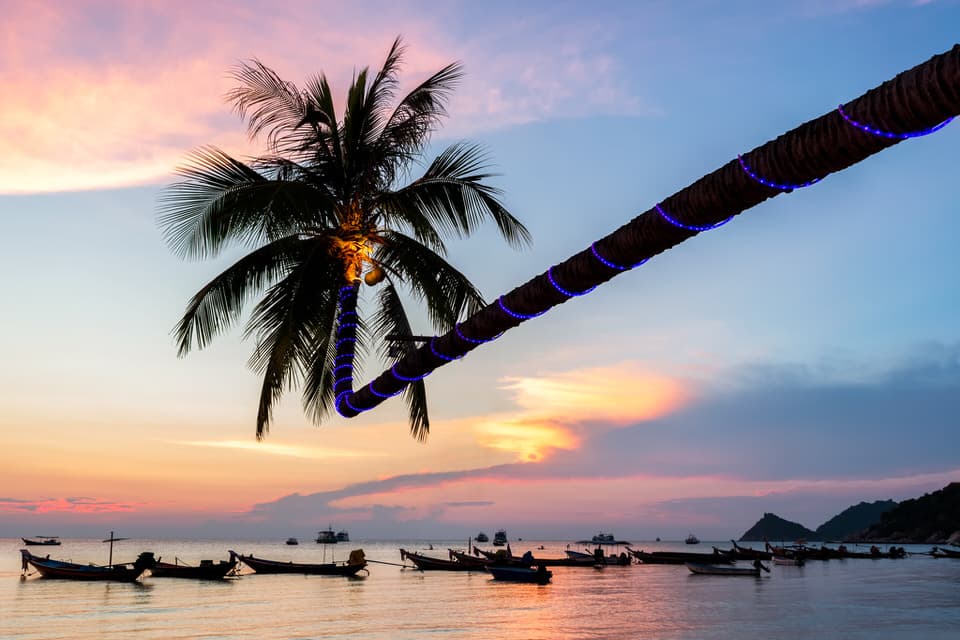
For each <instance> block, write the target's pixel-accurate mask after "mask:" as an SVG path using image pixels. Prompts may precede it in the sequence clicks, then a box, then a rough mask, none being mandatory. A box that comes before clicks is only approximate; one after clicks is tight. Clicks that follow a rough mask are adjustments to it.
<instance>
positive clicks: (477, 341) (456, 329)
mask: <svg viewBox="0 0 960 640" xmlns="http://www.w3.org/2000/svg"><path fill="white" fill-rule="evenodd" d="M453 330H454V332H455V333H456V334H457V337H458V338H460V339H461V340H463V341H464V342H469V343H470V344H484V343H487V342H493V341H494V340H496V339H497V338H499V337H500V336H502V335H503V333H498V334H497V335H495V336H493V337H492V338H479V339H478V338H468V337H467V336H465V335H463V331H461V330H460V324H459V323H458V324H455V325H453Z"/></svg>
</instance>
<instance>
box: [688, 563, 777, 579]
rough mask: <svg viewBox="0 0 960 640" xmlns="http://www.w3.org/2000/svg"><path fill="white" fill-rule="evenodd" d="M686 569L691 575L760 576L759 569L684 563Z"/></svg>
mask: <svg viewBox="0 0 960 640" xmlns="http://www.w3.org/2000/svg"><path fill="white" fill-rule="evenodd" d="M684 564H685V565H686V567H687V569H689V570H690V572H691V573H694V574H698V575H710V576H753V577H759V576H760V569H756V568H749V569H748V568H746V567H727V566H717V565H712V564H699V563H696V562H685V563H684Z"/></svg>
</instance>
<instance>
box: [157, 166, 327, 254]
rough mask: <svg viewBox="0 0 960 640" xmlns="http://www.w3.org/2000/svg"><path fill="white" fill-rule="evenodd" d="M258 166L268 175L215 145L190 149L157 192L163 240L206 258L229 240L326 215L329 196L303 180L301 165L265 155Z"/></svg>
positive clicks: (252, 239) (242, 240)
mask: <svg viewBox="0 0 960 640" xmlns="http://www.w3.org/2000/svg"><path fill="white" fill-rule="evenodd" d="M281 166H282V168H281ZM260 168H263V169H268V170H270V171H272V172H273V173H274V175H265V174H264V173H263V172H261V171H258V170H257V168H256V167H253V166H250V165H248V164H246V163H244V162H241V161H240V160H237V159H235V158H233V157H231V156H229V155H227V154H226V153H224V152H223V151H221V150H219V149H217V148H215V147H206V148H201V149H198V150H196V151H193V152H192V153H191V154H190V155H189V156H188V161H187V162H186V163H185V164H184V165H183V166H181V167H179V168H178V169H177V174H178V175H180V176H181V177H183V178H184V180H183V181H180V182H176V183H174V184H172V185H170V186H169V187H167V188H166V189H164V191H163V192H162V193H161V194H160V197H159V201H158V203H159V213H160V215H159V218H158V223H159V226H160V228H161V230H162V232H163V235H164V239H165V241H166V242H167V245H168V246H169V247H170V248H171V249H172V250H173V251H174V252H175V253H177V254H178V255H180V256H181V257H186V258H207V257H212V256H216V255H217V254H219V253H220V251H221V250H223V249H224V248H225V247H226V246H228V245H230V244H231V243H237V244H239V245H241V246H256V245H259V244H262V243H263V242H265V241H269V240H272V239H276V238H279V237H283V236H285V235H289V234H290V233H292V232H294V231H296V230H297V229H298V228H300V227H302V226H303V224H304V223H305V222H306V221H316V220H317V218H318V216H319V217H320V218H321V219H322V218H323V216H324V215H325V214H326V215H330V213H329V212H331V211H332V204H331V199H330V197H329V195H328V194H327V193H325V192H324V191H323V190H321V189H318V188H316V187H315V186H314V185H313V184H312V182H311V181H308V180H304V179H303V173H304V172H305V171H306V170H305V169H303V168H300V167H298V165H296V164H294V163H291V162H285V163H283V164H282V165H281V164H280V163H279V161H266V160H265V161H262V162H261V163H260ZM297 170H299V173H298V171H297ZM277 175H280V176H282V177H281V178H278V177H276V176H277Z"/></svg>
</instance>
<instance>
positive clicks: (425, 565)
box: [400, 549, 484, 571]
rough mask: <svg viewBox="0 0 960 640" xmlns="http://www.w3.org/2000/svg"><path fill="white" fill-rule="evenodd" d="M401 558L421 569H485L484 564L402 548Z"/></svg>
mask: <svg viewBox="0 0 960 640" xmlns="http://www.w3.org/2000/svg"><path fill="white" fill-rule="evenodd" d="M400 559H401V560H409V561H410V562H412V563H413V564H414V565H416V567H417V569H420V570H421V571H483V570H484V567H483V565H475V564H464V563H462V562H458V561H456V560H444V559H443V558H431V557H430V556H425V555H421V554H419V553H414V552H413V551H407V550H406V549H400Z"/></svg>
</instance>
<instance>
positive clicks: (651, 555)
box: [627, 547, 733, 564]
mask: <svg viewBox="0 0 960 640" xmlns="http://www.w3.org/2000/svg"><path fill="white" fill-rule="evenodd" d="M627 551H629V552H630V553H631V554H632V555H633V557H634V558H636V559H637V560H639V561H640V562H642V563H644V564H685V563H687V562H695V563H700V564H733V558H732V557H730V556H729V555H728V554H724V553H719V552H718V551H715V552H713V553H688V552H684V551H653V552H647V551H640V550H637V549H631V548H630V547H627Z"/></svg>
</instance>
